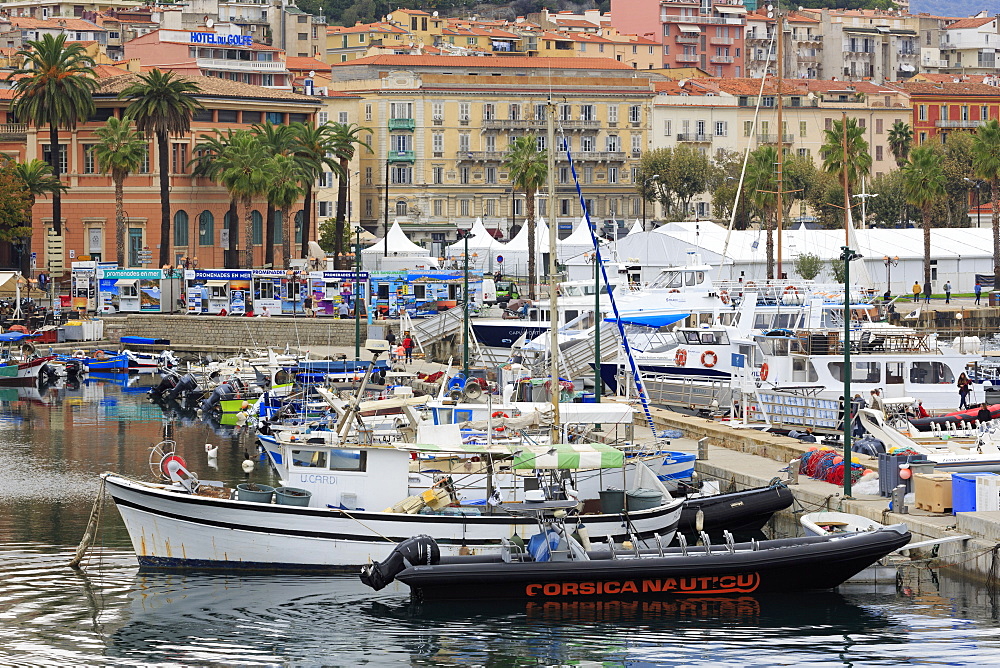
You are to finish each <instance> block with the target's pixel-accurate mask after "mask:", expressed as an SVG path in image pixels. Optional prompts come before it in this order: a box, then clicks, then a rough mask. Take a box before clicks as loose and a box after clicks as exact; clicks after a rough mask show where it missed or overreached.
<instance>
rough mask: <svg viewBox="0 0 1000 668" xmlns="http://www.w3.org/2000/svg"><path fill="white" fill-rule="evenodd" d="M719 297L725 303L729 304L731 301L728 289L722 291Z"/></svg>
mask: <svg viewBox="0 0 1000 668" xmlns="http://www.w3.org/2000/svg"><path fill="white" fill-rule="evenodd" d="M719 299H721V300H722V303H723V304H728V303H729V291H728V290H723V291H722V292H720V293H719Z"/></svg>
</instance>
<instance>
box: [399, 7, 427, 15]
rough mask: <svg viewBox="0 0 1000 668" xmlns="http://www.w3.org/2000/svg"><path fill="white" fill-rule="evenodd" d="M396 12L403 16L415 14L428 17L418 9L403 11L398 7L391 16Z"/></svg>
mask: <svg viewBox="0 0 1000 668" xmlns="http://www.w3.org/2000/svg"><path fill="white" fill-rule="evenodd" d="M396 12H401V13H403V14H416V15H417V16H430V14H428V13H427V12H424V11H421V10H419V9H404V8H402V7H400V8H399V9H396V10H393V12H392V13H393V14H395V13H396Z"/></svg>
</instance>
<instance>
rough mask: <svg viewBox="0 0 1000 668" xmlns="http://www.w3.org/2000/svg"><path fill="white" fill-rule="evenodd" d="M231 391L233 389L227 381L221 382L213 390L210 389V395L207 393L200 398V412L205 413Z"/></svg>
mask: <svg viewBox="0 0 1000 668" xmlns="http://www.w3.org/2000/svg"><path fill="white" fill-rule="evenodd" d="M233 391H234V390H233V387H232V386H231V385H230V384H229V383H222V384H221V385H219V386H218V387H216V388H215V389H214V390H212V393H211V394H210V395H208V396H207V397H205V398H204V399H203V400H202V402H201V406H200V408H201V412H202V413H204V414H206V415H207V414H208V413H209V411H211V410H212V409H214V408H215V407H216V406H218V405H219V402H221V401H222V400H223V399H225V398H226V397H227V396H229V395H230V394H232V393H233Z"/></svg>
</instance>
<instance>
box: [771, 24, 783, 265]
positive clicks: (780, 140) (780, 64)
mask: <svg viewBox="0 0 1000 668" xmlns="http://www.w3.org/2000/svg"><path fill="white" fill-rule="evenodd" d="M784 20H785V19H784V16H782V14H781V12H780V11H779V12H778V26H777V29H776V30H777V35H775V37H776V39H777V40H778V168H777V169H778V174H777V176H778V208H777V211H776V212H775V216H774V217H775V219H776V221H777V225H778V275H777V276H775V277H774V278H777V279H778V280H781V275H782V274H781V228H782V227H784V217H785V216H784V213H785V209H784V202H783V201H782V192H781V191H782V190H783V189H784V179H783V177H782V168H783V167H784V163H785V128H784V125H783V122H782V104H781V80H782V78H783V77H784V75H785V68H784V65H785V61H784V48H783V46H784V43H785V34H784V33H785V31H784Z"/></svg>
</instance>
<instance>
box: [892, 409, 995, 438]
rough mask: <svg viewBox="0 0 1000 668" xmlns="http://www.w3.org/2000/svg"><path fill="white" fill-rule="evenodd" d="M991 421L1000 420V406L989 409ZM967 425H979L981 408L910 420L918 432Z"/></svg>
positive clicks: (959, 427)
mask: <svg viewBox="0 0 1000 668" xmlns="http://www.w3.org/2000/svg"><path fill="white" fill-rule="evenodd" d="M989 409H990V415H991V416H992V418H991V419H994V420H995V419H997V418H1000V404H993V405H992V406H990V407H989ZM963 423H964V424H965V425H968V426H971V427H976V426H978V425H979V406H976V407H974V408H969V409H967V410H964V411H956V412H954V413H948V414H947V415H938V416H936V417H925V418H917V419H914V420H910V424H912V425H913V426H914V427H916V428H917V430H918V431H932V430H933V429H961V428H962V427H963Z"/></svg>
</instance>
